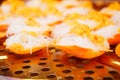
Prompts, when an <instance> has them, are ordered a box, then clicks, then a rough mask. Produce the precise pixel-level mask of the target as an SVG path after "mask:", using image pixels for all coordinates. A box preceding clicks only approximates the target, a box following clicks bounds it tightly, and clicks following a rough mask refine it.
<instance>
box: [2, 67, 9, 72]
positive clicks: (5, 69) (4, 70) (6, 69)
mask: <svg viewBox="0 0 120 80" xmlns="http://www.w3.org/2000/svg"><path fill="white" fill-rule="evenodd" d="M9 70H10V69H9V68H4V69H2V70H1V71H3V72H6V71H9Z"/></svg>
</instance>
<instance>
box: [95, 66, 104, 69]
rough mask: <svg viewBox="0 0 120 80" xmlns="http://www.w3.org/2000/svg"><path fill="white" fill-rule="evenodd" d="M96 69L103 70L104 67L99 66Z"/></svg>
mask: <svg viewBox="0 0 120 80" xmlns="http://www.w3.org/2000/svg"><path fill="white" fill-rule="evenodd" d="M95 68H96V69H103V68H104V66H101V65H98V66H95Z"/></svg>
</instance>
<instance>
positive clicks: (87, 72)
mask: <svg viewBox="0 0 120 80" xmlns="http://www.w3.org/2000/svg"><path fill="white" fill-rule="evenodd" d="M85 73H86V74H94V71H92V70H88V71H85Z"/></svg>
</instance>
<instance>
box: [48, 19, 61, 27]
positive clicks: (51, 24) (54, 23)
mask: <svg viewBox="0 0 120 80" xmlns="http://www.w3.org/2000/svg"><path fill="white" fill-rule="evenodd" d="M62 22H63V21H61V20H59V21H55V22H52V23H50V24H48V26H55V25H58V24H60V23H62Z"/></svg>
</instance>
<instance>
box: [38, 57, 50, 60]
mask: <svg viewBox="0 0 120 80" xmlns="http://www.w3.org/2000/svg"><path fill="white" fill-rule="evenodd" d="M47 59H48V58H46V57H41V58H40V60H47Z"/></svg>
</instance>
